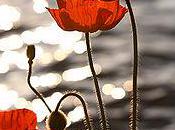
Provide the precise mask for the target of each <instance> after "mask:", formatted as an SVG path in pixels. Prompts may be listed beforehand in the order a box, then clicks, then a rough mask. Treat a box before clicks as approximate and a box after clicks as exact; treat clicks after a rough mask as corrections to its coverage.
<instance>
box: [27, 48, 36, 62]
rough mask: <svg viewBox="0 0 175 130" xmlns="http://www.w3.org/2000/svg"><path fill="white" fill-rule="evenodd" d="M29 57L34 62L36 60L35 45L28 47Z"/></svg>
mask: <svg viewBox="0 0 175 130" xmlns="http://www.w3.org/2000/svg"><path fill="white" fill-rule="evenodd" d="M27 57H28V58H29V59H30V60H33V59H34V58H35V46H34V45H29V46H27Z"/></svg>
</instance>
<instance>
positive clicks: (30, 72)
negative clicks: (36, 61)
mask: <svg viewBox="0 0 175 130" xmlns="http://www.w3.org/2000/svg"><path fill="white" fill-rule="evenodd" d="M30 47H31V46H30ZM30 47H28V48H27V55H28V57H29V60H28V64H29V72H28V76H27V83H28V85H29V87H30V88H31V90H32V91H33V92H34V93H35V94H36V95H37V96H38V97H39V98H40V99H41V100H42V101H43V103H44V104H45V106H46V107H47V109H48V110H49V112H50V113H51V112H52V111H51V109H50V108H49V106H48V105H47V103H46V102H45V100H44V98H43V97H42V95H41V94H40V93H39V92H38V91H37V90H36V89H35V88H34V87H33V86H32V84H31V82H30V78H31V75H32V64H33V58H34V55H35V54H32V53H35V52H33V50H34V46H32V47H33V48H32V49H33V50H32V51H31V50H30V49H31V48H30ZM31 56H33V57H31Z"/></svg>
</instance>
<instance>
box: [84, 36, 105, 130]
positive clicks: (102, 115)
mask: <svg viewBox="0 0 175 130" xmlns="http://www.w3.org/2000/svg"><path fill="white" fill-rule="evenodd" d="M85 37H86V47H87V55H88V60H89V66H90V69H91V72H92V76H93V80H94V85H95V92H96V96H97V100H98V104H99V105H98V106H99V109H100V115H101V121H102V130H107V129H108V128H107V126H108V125H107V119H106V115H105V111H104V104H103V100H102V96H101V92H100V88H99V84H98V80H97V75H96V72H95V69H94V65H93V60H92V54H91V46H90V40H89V33H85Z"/></svg>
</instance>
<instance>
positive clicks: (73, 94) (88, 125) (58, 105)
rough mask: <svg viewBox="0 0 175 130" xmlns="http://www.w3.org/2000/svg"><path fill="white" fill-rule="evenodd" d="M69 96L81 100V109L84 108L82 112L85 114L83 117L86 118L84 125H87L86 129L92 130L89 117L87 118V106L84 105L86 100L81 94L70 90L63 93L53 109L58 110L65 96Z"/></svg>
mask: <svg viewBox="0 0 175 130" xmlns="http://www.w3.org/2000/svg"><path fill="white" fill-rule="evenodd" d="M69 96H74V97H76V98H78V99H79V100H80V101H81V103H82V105H83V109H84V114H85V118H86V125H87V128H88V130H92V125H91V122H90V118H89V114H88V109H87V107H86V102H85V100H84V99H83V97H82V96H81V95H79V94H77V93H73V92H70V93H67V94H65V95H64V96H63V97H62V98H61V99H60V101H59V102H58V104H57V107H56V109H55V111H58V110H59V107H60V105H61V103H62V102H63V100H64V99H65V98H67V97H69Z"/></svg>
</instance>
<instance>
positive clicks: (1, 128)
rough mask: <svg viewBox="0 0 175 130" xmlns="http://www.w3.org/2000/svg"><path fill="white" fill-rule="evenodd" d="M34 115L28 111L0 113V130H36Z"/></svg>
mask: <svg viewBox="0 0 175 130" xmlns="http://www.w3.org/2000/svg"><path fill="white" fill-rule="evenodd" d="M36 125H37V118H36V114H35V113H34V112H32V111H30V110H28V109H18V110H11V111H0V130H36Z"/></svg>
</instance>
